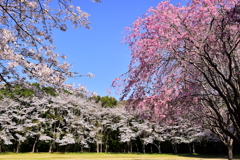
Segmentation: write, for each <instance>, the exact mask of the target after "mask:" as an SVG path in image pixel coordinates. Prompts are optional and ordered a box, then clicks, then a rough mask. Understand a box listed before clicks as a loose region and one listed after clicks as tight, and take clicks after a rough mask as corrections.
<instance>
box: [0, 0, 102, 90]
mask: <svg viewBox="0 0 240 160" xmlns="http://www.w3.org/2000/svg"><path fill="white" fill-rule="evenodd" d="M92 1H95V2H100V1H99V0H92ZM53 3H55V2H52V1H50V0H44V1H41V2H40V1H37V0H33V1H28V0H23V1H14V0H11V1H9V0H2V1H1V2H0V15H1V19H0V24H1V29H0V41H1V43H0V83H5V84H7V85H9V86H12V85H13V84H16V83H23V82H24V81H25V80H26V79H27V80H29V79H30V80H31V81H34V80H35V81H38V82H40V84H41V85H51V86H59V85H62V84H63V82H64V81H65V80H66V78H67V77H72V76H74V74H75V73H74V72H71V71H70V64H68V63H67V62H63V63H61V62H62V60H63V59H65V58H66V56H64V55H59V54H58V53H56V52H55V51H54V49H55V46H53V37H52V32H53V30H54V29H59V30H61V31H66V30H67V23H68V22H71V23H72V25H73V27H74V28H78V27H81V26H84V27H86V28H89V22H88V16H89V14H88V13H86V12H83V11H82V10H81V9H80V7H79V6H77V7H75V6H73V5H72V4H71V1H70V0H65V1H62V0H58V1H57V2H56V4H53ZM53 6H55V8H54V7H53ZM87 75H88V76H90V77H93V75H92V74H91V73H88V74H87ZM25 87H26V86H25Z"/></svg>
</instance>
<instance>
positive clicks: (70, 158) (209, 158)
mask: <svg viewBox="0 0 240 160" xmlns="http://www.w3.org/2000/svg"><path fill="white" fill-rule="evenodd" d="M0 160H227V157H226V156H219V155H218V156H215V155H197V154H196V155H189V154H180V155H172V154H120V153H119V154H116V153H18V154H16V153H3V154H0ZM234 160H240V157H236V158H234Z"/></svg>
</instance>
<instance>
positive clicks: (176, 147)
mask: <svg viewBox="0 0 240 160" xmlns="http://www.w3.org/2000/svg"><path fill="white" fill-rule="evenodd" d="M172 147H173V150H174V153H175V154H177V153H178V144H177V143H172Z"/></svg>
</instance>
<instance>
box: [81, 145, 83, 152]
mask: <svg viewBox="0 0 240 160" xmlns="http://www.w3.org/2000/svg"><path fill="white" fill-rule="evenodd" d="M81 153H83V145H81Z"/></svg>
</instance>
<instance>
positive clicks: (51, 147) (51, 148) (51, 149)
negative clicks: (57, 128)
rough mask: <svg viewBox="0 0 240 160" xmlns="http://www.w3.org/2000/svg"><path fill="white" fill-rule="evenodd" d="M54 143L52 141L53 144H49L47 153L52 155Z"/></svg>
mask: <svg viewBox="0 0 240 160" xmlns="http://www.w3.org/2000/svg"><path fill="white" fill-rule="evenodd" d="M54 143H55V141H53V142H52V143H51V144H50V146H49V150H48V152H49V153H52V152H53V145H54Z"/></svg>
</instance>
